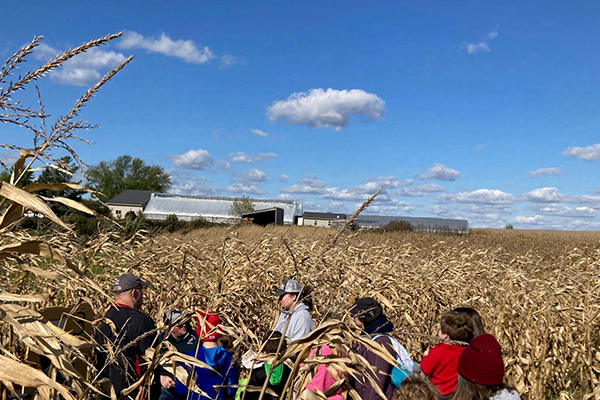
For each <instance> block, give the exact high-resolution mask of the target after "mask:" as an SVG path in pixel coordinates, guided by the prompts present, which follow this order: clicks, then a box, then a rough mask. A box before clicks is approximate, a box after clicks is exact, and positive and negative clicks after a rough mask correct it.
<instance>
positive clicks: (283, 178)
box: [279, 174, 290, 182]
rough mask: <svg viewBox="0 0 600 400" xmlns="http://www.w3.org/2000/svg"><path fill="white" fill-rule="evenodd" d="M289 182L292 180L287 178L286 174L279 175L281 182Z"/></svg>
mask: <svg viewBox="0 0 600 400" xmlns="http://www.w3.org/2000/svg"><path fill="white" fill-rule="evenodd" d="M289 180H290V177H289V176H287V175H286V174H281V175H279V182H287V181H289Z"/></svg>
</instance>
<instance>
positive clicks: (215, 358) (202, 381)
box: [175, 312, 238, 400]
mask: <svg viewBox="0 0 600 400" xmlns="http://www.w3.org/2000/svg"><path fill="white" fill-rule="evenodd" d="M200 315H201V318H198V322H199V324H198V333H199V334H198V336H199V338H200V341H201V342H202V345H201V346H199V347H198V349H194V350H192V351H190V352H189V353H188V355H190V356H193V357H196V358H197V359H198V360H200V361H202V362H204V363H206V364H208V365H209V366H210V367H212V368H213V369H214V370H215V371H216V372H215V371H213V370H210V369H208V368H200V367H194V368H192V371H191V372H190V371H189V368H187V367H186V369H188V373H190V374H191V375H192V376H193V377H195V378H196V385H197V386H198V388H199V389H200V390H201V391H203V392H204V393H205V395H202V396H200V395H199V394H198V393H196V392H193V391H189V393H188V388H187V387H186V386H185V384H184V383H182V382H179V381H177V382H176V384H175V390H176V392H177V395H178V396H183V398H186V397H187V398H188V399H189V400H199V399H200V400H230V399H233V398H234V396H235V392H236V390H237V389H236V388H235V387H227V388H215V386H226V385H237V376H238V373H237V368H236V366H235V364H234V363H233V356H232V355H231V353H230V352H229V351H227V350H226V349H225V348H223V347H222V346H220V345H219V343H218V342H219V340H220V339H221V337H222V334H221V333H220V332H219V328H218V326H219V325H220V324H221V323H222V321H221V318H220V317H219V316H218V315H217V314H215V313H204V312H200Z"/></svg>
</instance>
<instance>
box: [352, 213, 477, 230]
mask: <svg viewBox="0 0 600 400" xmlns="http://www.w3.org/2000/svg"><path fill="white" fill-rule="evenodd" d="M391 221H406V222H408V223H410V224H411V225H412V226H414V227H415V230H416V231H417V232H431V233H449V232H454V233H469V221H467V220H465V219H446V218H418V217H388V216H382V215H362V214H361V215H359V216H358V217H357V218H356V222H357V223H358V224H359V225H360V226H361V228H379V227H382V226H384V225H386V224H387V223H389V222H391Z"/></svg>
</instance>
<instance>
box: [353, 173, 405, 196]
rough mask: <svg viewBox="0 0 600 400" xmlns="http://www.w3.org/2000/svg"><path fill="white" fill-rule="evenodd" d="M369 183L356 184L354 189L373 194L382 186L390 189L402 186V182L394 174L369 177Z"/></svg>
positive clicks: (358, 191)
mask: <svg viewBox="0 0 600 400" xmlns="http://www.w3.org/2000/svg"><path fill="white" fill-rule="evenodd" d="M367 181H368V182H367V183H365V184H362V185H356V186H355V187H354V191H355V192H357V193H366V194H369V196H370V195H373V194H374V193H375V192H376V191H377V190H379V189H380V188H382V189H390V188H396V187H398V186H400V182H398V179H396V177H394V176H376V177H370V178H367Z"/></svg>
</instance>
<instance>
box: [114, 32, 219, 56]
mask: <svg viewBox="0 0 600 400" xmlns="http://www.w3.org/2000/svg"><path fill="white" fill-rule="evenodd" d="M117 46H118V47H119V48H122V49H134V48H139V49H144V50H146V51H148V52H150V53H160V54H164V55H166V56H169V57H176V58H181V59H182V60H184V61H185V62H188V63H195V64H204V63H207V62H208V61H210V60H211V59H213V58H214V55H213V52H212V50H211V49H209V48H208V47H203V48H198V46H196V43H194V41H193V40H173V39H171V38H170V37H169V36H167V35H166V34H164V33H162V34H161V35H160V37H159V38H149V37H147V38H145V37H144V36H143V35H141V34H139V33H137V32H132V31H127V32H125V33H124V34H123V36H122V38H121V40H120V41H119V42H118V43H117Z"/></svg>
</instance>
